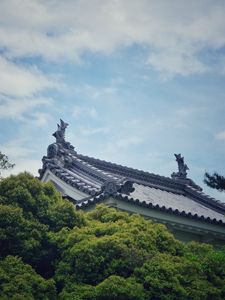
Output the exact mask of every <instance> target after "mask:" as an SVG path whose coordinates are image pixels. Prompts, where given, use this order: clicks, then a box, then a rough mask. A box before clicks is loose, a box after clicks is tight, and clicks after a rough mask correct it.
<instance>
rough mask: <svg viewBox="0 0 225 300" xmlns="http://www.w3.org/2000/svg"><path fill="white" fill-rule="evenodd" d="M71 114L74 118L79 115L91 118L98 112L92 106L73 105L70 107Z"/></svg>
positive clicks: (95, 116)
mask: <svg viewBox="0 0 225 300" xmlns="http://www.w3.org/2000/svg"><path fill="white" fill-rule="evenodd" d="M72 115H73V116H74V117H75V118H79V117H83V116H85V117H91V118H93V119H95V118H97V116H98V114H97V111H96V109H95V108H94V107H84V106H78V105H76V106H74V107H73V109H72Z"/></svg>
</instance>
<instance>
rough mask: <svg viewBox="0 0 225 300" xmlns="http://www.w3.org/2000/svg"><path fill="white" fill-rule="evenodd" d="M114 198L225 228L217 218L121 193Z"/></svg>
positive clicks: (94, 201) (101, 197) (91, 202)
mask: <svg viewBox="0 0 225 300" xmlns="http://www.w3.org/2000/svg"><path fill="white" fill-rule="evenodd" d="M108 196H109V195H107V194H104V193H102V194H100V195H98V196H97V197H93V198H91V199H88V200H85V201H82V202H80V203H78V204H77V205H76V208H77V209H82V208H85V207H88V206H91V205H94V204H97V203H99V202H101V201H103V200H105V199H106V198H107V197H108ZM113 196H114V197H115V198H116V199H118V200H122V201H126V202H129V203H132V204H134V205H139V206H142V207H146V208H153V209H157V210H159V211H164V212H167V213H172V214H175V215H180V216H184V217H188V218H191V219H195V220H201V221H204V222H207V223H212V224H216V225H223V226H225V221H224V222H223V221H222V220H217V219H215V218H213V219H212V218H210V217H204V216H203V215H201V216H199V215H198V214H196V213H195V214H192V213H190V212H188V213H187V212H185V211H184V210H183V211H180V210H178V209H173V208H172V207H169V208H167V207H165V206H164V205H163V206H160V205H158V204H153V203H151V202H148V203H147V202H146V201H140V200H139V199H134V198H132V197H130V196H128V195H123V194H120V193H117V194H115V195H113Z"/></svg>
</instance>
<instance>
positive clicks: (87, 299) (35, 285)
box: [0, 173, 225, 300]
mask: <svg viewBox="0 0 225 300" xmlns="http://www.w3.org/2000/svg"><path fill="white" fill-rule="evenodd" d="M0 298H1V299H3V300H6V299H15V300H16V299H19V300H20V299H45V300H47V299H59V300H70V299H71V300H72V299H73V300H106V299H107V300H115V299H116V300H129V299H130V300H149V299H163V300H164V299H165V300H172V299H184V300H185V299H186V300H189V299H196V300H197V299H199V300H200V299H201V300H202V299H203V300H204V299H205V300H208V299H217V300H222V299H225V252H224V250H223V249H221V250H219V251H216V250H214V249H213V247H212V246H210V245H207V244H199V243H195V242H192V243H187V244H184V243H182V242H180V241H178V240H176V239H175V238H174V236H173V235H172V234H171V233H170V232H169V231H168V230H167V229H166V227H165V226H164V225H161V224H156V223H153V222H151V221H150V220H145V219H144V218H143V217H141V216H139V215H135V214H133V215H130V214H128V213H125V212H121V211H117V210H115V209H112V208H108V207H106V206H104V205H99V206H97V207H96V209H94V210H92V211H91V212H89V213H85V214H84V213H82V212H78V211H76V210H75V208H74V205H73V204H72V203H70V202H69V201H67V200H64V199H62V198H61V196H60V195H59V193H58V192H57V191H56V190H55V188H54V187H53V185H51V184H50V183H47V184H46V183H41V182H40V181H39V180H38V179H36V178H34V177H33V176H31V175H30V174H28V173H22V174H20V175H17V176H11V177H8V178H6V179H4V180H1V181H0Z"/></svg>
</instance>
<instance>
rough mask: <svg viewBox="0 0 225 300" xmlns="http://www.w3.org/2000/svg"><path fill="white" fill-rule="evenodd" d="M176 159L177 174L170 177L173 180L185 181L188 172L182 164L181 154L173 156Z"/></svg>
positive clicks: (186, 167)
mask: <svg viewBox="0 0 225 300" xmlns="http://www.w3.org/2000/svg"><path fill="white" fill-rule="evenodd" d="M174 156H175V157H176V161H177V164H178V172H177V173H175V172H173V173H172V174H171V177H172V178H174V179H186V178H187V170H189V168H188V166H187V165H186V164H185V163H184V157H182V156H181V154H180V153H179V154H174Z"/></svg>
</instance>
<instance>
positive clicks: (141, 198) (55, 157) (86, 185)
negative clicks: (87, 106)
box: [39, 120, 225, 225]
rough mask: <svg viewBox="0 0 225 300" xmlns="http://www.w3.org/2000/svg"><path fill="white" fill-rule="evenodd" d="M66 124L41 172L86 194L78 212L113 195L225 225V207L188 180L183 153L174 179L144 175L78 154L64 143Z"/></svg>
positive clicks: (135, 202) (57, 132) (58, 134)
mask: <svg viewBox="0 0 225 300" xmlns="http://www.w3.org/2000/svg"><path fill="white" fill-rule="evenodd" d="M67 125H68V124H66V123H64V122H63V121H62V120H61V123H60V125H58V130H57V131H56V132H55V133H54V134H53V135H54V136H55V137H56V142H55V143H53V144H51V145H49V147H48V150H47V156H44V157H43V159H42V162H43V167H42V169H40V170H39V173H40V179H42V178H43V176H44V174H45V172H46V171H47V170H49V171H50V172H51V173H52V174H54V176H56V177H57V178H59V179H60V180H61V181H62V182H65V183H66V184H67V185H69V186H70V187H72V188H74V189H76V190H79V191H81V192H83V195H84V196H83V197H82V198H81V199H79V200H78V199H73V200H74V201H75V202H76V207H77V208H78V209H82V208H85V207H87V206H90V205H93V204H94V203H98V202H101V201H103V200H104V199H105V198H107V197H109V196H110V195H113V196H114V197H115V198H117V199H120V200H122V201H129V202H130V203H133V204H134V205H140V206H145V207H149V208H154V209H157V210H163V211H166V212H169V213H173V214H177V215H183V216H186V217H189V218H195V219H199V220H203V221H206V222H210V223H215V224H223V225H225V217H224V214H225V204H224V203H222V202H220V201H219V200H216V199H214V198H212V197H210V196H208V195H206V194H204V193H203V192H202V189H201V187H199V186H198V185H197V184H195V183H194V182H193V180H191V179H190V178H188V177H187V170H188V167H187V165H186V164H185V163H184V158H183V157H181V155H180V154H176V155H175V156H176V160H177V163H178V172H176V173H173V174H172V175H171V177H165V176H160V175H157V174H153V173H149V172H144V171H141V170H137V169H133V168H129V167H125V166H121V165H118V164H115V163H111V162H106V161H103V160H99V159H96V158H92V157H88V156H84V155H82V154H78V153H77V152H76V151H75V150H74V147H73V146H72V145H71V144H70V143H69V142H66V141H65V129H66V127H67Z"/></svg>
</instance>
